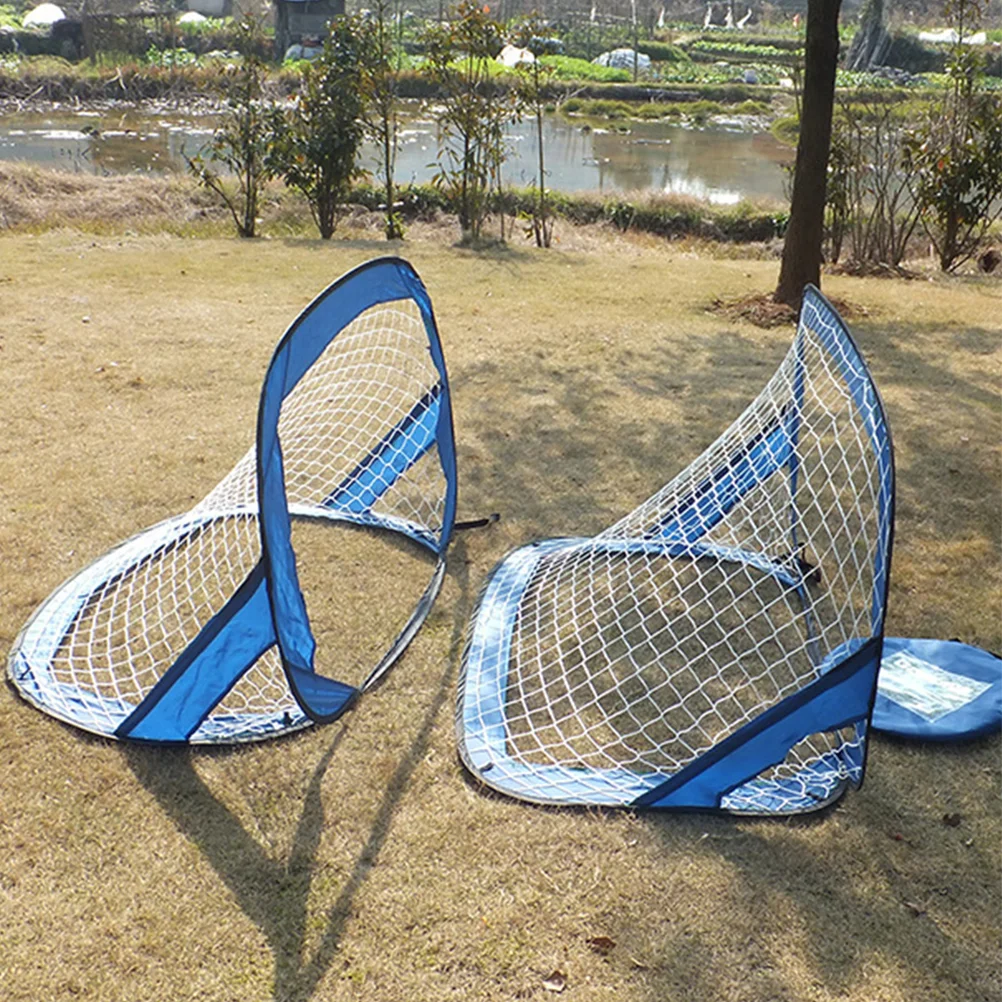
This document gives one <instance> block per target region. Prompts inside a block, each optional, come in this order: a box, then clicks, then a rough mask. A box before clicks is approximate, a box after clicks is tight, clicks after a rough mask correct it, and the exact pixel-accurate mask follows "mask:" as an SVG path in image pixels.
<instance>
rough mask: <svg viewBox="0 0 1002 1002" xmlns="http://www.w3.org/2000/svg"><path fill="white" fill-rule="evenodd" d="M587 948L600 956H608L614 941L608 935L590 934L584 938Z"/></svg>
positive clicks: (614, 943)
mask: <svg viewBox="0 0 1002 1002" xmlns="http://www.w3.org/2000/svg"><path fill="white" fill-rule="evenodd" d="M585 942H586V943H587V944H588V947H589V949H591V950H593V951H594V952H595V953H597V954H598V955H599V956H600V957H608V956H609V954H610V953H611V952H612V949H613V947H614V946H615V945H616V941H615V940H614V939H612V938H611V937H609V936H592V937H590V938H589V939H586V940H585Z"/></svg>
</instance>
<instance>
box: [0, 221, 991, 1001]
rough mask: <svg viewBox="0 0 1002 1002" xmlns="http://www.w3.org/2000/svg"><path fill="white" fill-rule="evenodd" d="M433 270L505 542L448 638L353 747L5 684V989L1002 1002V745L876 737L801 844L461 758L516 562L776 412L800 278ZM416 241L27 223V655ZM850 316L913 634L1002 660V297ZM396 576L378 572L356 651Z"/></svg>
mask: <svg viewBox="0 0 1002 1002" xmlns="http://www.w3.org/2000/svg"><path fill="white" fill-rule="evenodd" d="M348 236H352V234H351V233H350V232H349V234H348ZM398 250H400V251H402V253H403V254H404V256H406V257H408V258H409V259H410V260H411V261H412V263H413V264H414V265H415V266H416V267H417V269H418V271H419V272H420V273H421V275H422V277H423V279H424V281H425V283H426V285H427V286H428V289H429V291H430V292H431V295H432V298H433V300H434V303H435V308H436V313H437V316H438V321H439V326H440V329H441V333H442V338H443V341H444V345H445V352H446V357H447V360H448V364H449V368H450V374H451V379H452V384H453V397H454V406H455V419H456V428H457V439H458V459H459V471H460V512H461V517H470V516H475V515H479V514H485V513H487V512H489V511H499V512H501V515H502V519H501V521H500V522H499V523H498V524H497V525H495V526H493V527H491V528H490V529H487V530H483V531H480V532H471V533H467V534H463V535H462V536H461V537H460V538H459V539H458V541H457V543H456V544H455V546H454V547H453V549H452V550H451V553H450V558H449V573H448V577H447V580H446V584H445V587H444V589H443V592H442V595H441V596H440V598H439V600H438V603H437V605H436V607H435V609H434V611H433V613H432V615H431V617H430V619H429V621H428V623H427V624H426V626H425V628H424V629H423V630H422V632H421V633H420V634H419V635H418V637H417V639H416V641H415V642H414V644H413V645H412V646H411V648H410V649H409V650H408V652H407V654H406V655H405V656H404V658H403V659H402V661H401V662H400V663H399V664H398V665H397V667H396V668H395V669H394V671H393V672H392V673H391V674H390V676H389V677H388V679H387V680H386V682H385V684H383V685H382V686H380V687H379V688H378V689H377V690H376V691H375V692H373V693H371V694H370V695H369V696H367V697H366V698H365V699H364V700H363V701H362V702H361V704H360V705H359V707H358V709H357V710H356V711H354V712H353V713H352V714H350V715H349V717H348V718H347V719H346V720H345V721H344V722H343V723H338V724H334V725H332V726H330V727H326V728H315V729H312V730H309V731H305V732H302V733H300V734H299V735H296V736H293V737H291V738H288V739H285V740H281V741H275V742H272V743H268V744H262V745H258V746H253V747H245V748H240V749H237V750H219V751H205V750H201V751H186V750H177V749H167V750H164V749H157V748H152V747H141V746H126V745H121V744H116V743H113V742H109V741H104V740H101V739H97V738H92V737H88V736H86V735H83V734H82V733H79V732H76V731H74V730H72V729H70V728H67V727H64V726H62V725H60V724H58V723H56V722H55V721H53V720H51V719H49V718H47V717H45V716H43V715H42V714H40V713H38V712H36V711H35V710H34V709H32V708H31V707H29V706H27V705H26V704H25V703H23V702H22V701H21V700H20V699H19V698H18V697H17V696H16V695H15V694H14V693H13V692H12V691H11V690H10V689H9V688H8V687H2V688H0V762H2V763H3V766H4V768H3V772H2V778H0V928H2V930H3V946H2V956H3V960H2V962H0V998H3V999H5V1000H11V1002H14V1000H18V1002H20V1000H25V1002H27V1000H31V1002H37V1000H43V999H44V1000H49V1002H56V1000H68V999H94V1000H129V1002H134V1000H147V999H149V1000H153V999H156V1000H158V1002H181V1000H188V999H202V1000H213V1002H216V1000H219V1002H224V1000H240V1002H253V1000H275V1002H278V1000H282V1002H285V1000H297V1002H306V1000H311V999H315V1000H318V1002H319V1000H324V1002H326V1000H340V999H352V1000H355V999H364V1000H368V999H372V1000H379V1002H384V1000H385V1002H404V1000H407V1002H415V1000H439V999H464V1000H465V999H469V1000H478V1002H479V1000H501V999H513V998H521V999H529V998H536V999H543V998H549V997H550V995H551V992H550V990H549V989H548V988H547V986H546V985H544V982H545V981H547V979H548V978H550V976H551V974H552V973H553V972H555V971H560V972H561V974H562V976H563V978H564V979H565V982H566V987H565V989H564V991H563V993H562V994H563V997H565V998H567V999H572V1000H598V999H601V1000H617V1002H668V1000H675V999H679V1000H682V999H684V1000H687V1002H704V1000H705V1002H719V1000H734V1002H738V1000H740V1002H759V1000H761V1002H767V1000H768V1002H773V1000H784V1002H802V1000H825V1002H827V1000H835V999H839V1000H852V1002H878V1000H887V1002H916V1000H923V1002H935V1000H942V1002H947V1000H949V1002H974V1000H985V1002H988V1000H993V999H996V998H998V997H999V995H1000V992H1002V975H1000V961H999V957H1000V947H1002V893H1000V887H1002V866H1000V850H1002V808H1000V796H999V795H1000V790H1002V760H1000V754H999V753H1000V748H1002V745H1000V741H999V739H998V738H993V739H990V740H986V741H982V742H979V743H976V744H973V745H969V746H965V747H956V748H943V747H930V746H926V747H922V746H918V745H914V744H906V743H900V742H894V741H890V740H887V739H882V738H880V737H875V738H874V740H873V745H872V748H871V754H870V764H869V772H868V776H867V781H866V783H865V785H864V787H863V789H862V790H861V791H859V792H857V793H850V794H849V795H847V796H846V798H845V799H844V800H843V801H842V802H841V803H840V804H839V805H838V806H836V807H835V808H833V809H830V810H828V811H826V812H823V813H822V814H820V815H818V816H814V817H810V818H806V819H796V820H789V821H775V820H772V821H770V820H750V819H743V820H734V819H728V818H720V817H714V816H703V815H684V816H679V815H664V814H662V815H657V814H643V813H636V814H635V813H629V812H620V813H615V812H602V811H555V810H545V809H540V808H536V807H532V806H529V805H526V804H521V803H516V802H513V801H509V800H505V799H502V798H499V797H496V796H492V795H487V794H485V793H483V792H481V791H479V790H478V789H477V788H476V787H475V786H474V785H473V784H472V783H471V782H470V781H468V780H467V778H466V777H465V776H464V774H463V772H462V769H461V767H460V766H459V764H458V762H457V758H456V752H455V739H454V734H453V720H452V712H453V711H452V707H453V701H454V698H455V682H456V674H457V668H458V660H459V654H460V650H461V646H462V640H463V632H464V629H465V625H466V621H467V618H468V616H469V613H470V611H471V607H472V603H473V602H474V600H475V597H476V594H477V591H478V589H479V587H480V586H481V584H482V583H483V581H484V578H485V576H486V574H487V573H488V571H489V570H490V568H491V567H492V566H493V565H494V563H495V562H496V561H497V560H498V559H500V557H501V556H502V555H503V554H504V553H505V552H507V551H508V550H509V549H510V548H511V547H513V546H515V545H518V544H521V543H523V542H525V541H527V540H529V539H533V538H538V537H541V536H552V535H570V534H588V533H592V532H594V531H596V530H598V529H600V528H601V527H603V526H605V525H606V524H608V523H609V522H610V521H611V520H612V519H614V518H616V517H617V516H619V515H620V514H622V513H625V512H626V511H628V510H630V509H631V508H633V507H634V506H635V505H636V504H637V503H639V502H640V501H641V500H642V499H643V498H644V497H646V496H647V495H648V494H650V493H651V492H653V491H654V490H656V489H657V488H658V487H660V486H661V485H662V484H663V483H664V482H665V481H667V480H668V479H669V477H670V476H671V475H673V474H674V473H675V472H677V471H678V470H679V469H680V468H681V467H682V466H683V465H685V464H686V463H687V462H688V460H689V459H691V458H692V457H694V456H695V455H696V454H697V453H698V452H699V451H700V450H701V449H702V448H703V447H704V446H705V445H707V444H708V443H709V442H710V441H712V440H713V439H714V438H715V437H716V435H717V434H718V433H719V432H720V431H721V430H723V428H724V427H725V426H726V425H727V423H729V421H730V420H731V419H732V418H733V417H735V416H736V415H737V414H738V413H740V411H741V410H742V409H743V407H744V405H745V404H746V403H747V402H748V401H749V400H750V399H751V398H752V397H753V396H754V395H755V394H756V393H757V392H758V390H759V389H760V388H761V386H762V385H763V384H764V382H765V380H766V379H767V378H768V376H769V375H770V374H771V372H772V371H773V368H774V367H775V365H776V364H777V363H778V361H779V359H780V358H781V357H782V355H783V354H784V352H785V350H786V348H787V346H788V343H789V340H790V337H791V336H792V330H791V329H788V328H777V329H772V330H768V331H765V330H761V329H758V328H756V327H752V326H750V325H748V324H746V323H744V322H743V321H739V320H733V319H728V318H726V317H723V316H721V315H720V314H716V313H712V312H710V311H709V310H708V306H709V304H710V302H711V301H712V300H713V299H714V298H715V297H718V296H721V295H723V296H727V297H730V296H734V297H737V296H739V295H741V294H743V293H751V292H755V291H764V290H766V289H768V288H770V287H771V286H772V285H773V284H774V282H775V278H776V263H775V262H769V261H750V260H745V261H743V260H715V259H712V258H709V257H706V256H701V255H700V254H698V253H696V252H695V251H693V250H692V249H691V248H690V247H688V246H687V247H684V248H679V247H674V246H672V245H667V244H664V243H658V242H654V241H645V240H628V239H625V238H622V237H616V236H613V235H606V234H603V233H591V234H588V235H577V236H575V235H572V234H571V233H569V232H565V234H564V240H563V242H562V244H561V246H560V247H559V248H557V249H554V250H552V251H549V252H542V251H534V250H529V249H527V248H525V247H524V246H521V245H519V246H511V247H508V248H496V249H494V250H490V251H484V252H480V253H477V252H474V251H470V250H462V249H459V248H456V247H454V246H451V245H450V244H449V242H448V241H447V240H443V239H437V240H435V239H430V238H428V239H420V240H413V241H409V242H407V243H405V244H404V245H403V246H402V247H401V248H398ZM386 251H387V245H386V244H385V243H383V242H381V241H378V240H375V239H369V238H368V237H366V236H365V235H364V234H361V233H357V234H354V236H353V237H352V238H351V239H340V240H335V241H334V242H333V243H331V244H329V245H326V246H325V245H323V244H321V243H320V242H319V241H312V240H307V239H301V238H296V239H290V240H287V241H284V240H267V241H255V242H240V241H237V240H234V239H200V240H185V239H182V238H180V237H169V236H109V235H102V236H94V235H88V236H81V235H80V234H78V233H74V232H72V231H55V232H48V233H42V234H21V235H6V236H3V237H0V363H2V373H3V375H2V386H3V389H4V392H3V395H2V398H0V414H2V427H3V431H4V433H3V436H2V438H0V552H2V554H3V563H2V570H0V595H2V598H0V647H2V648H3V649H4V650H6V649H8V648H9V647H10V645H11V644H12V643H13V641H14V638H15V636H16V635H17V632H18V631H19V630H20V628H21V626H22V625H23V624H24V621H25V620H26V619H27V617H28V616H29V615H30V613H31V611H32V609H33V608H34V607H35V606H36V605H37V604H38V603H39V602H40V601H41V600H42V599H44V598H45V597H46V595H48V594H49V592H50V591H51V590H52V589H53V588H54V587H55V586H56V585H58V584H59V583H60V582H61V581H62V580H63V579H64V578H65V577H66V576H67V575H68V574H69V573H71V572H72V571H74V570H76V569H78V568H79V567H81V566H83V565H84V564H85V563H86V562H88V561H90V560H91V559H93V558H94V557H96V556H98V555H100V554H101V553H103V552H104V551H105V550H106V549H108V548H109V547H110V546H112V545H113V544H115V543H116V542H118V541H120V540H122V539H124V538H126V537H128V536H130V535H131V534H133V533H135V532H136V531H138V530H139V529H141V528H143V527H145V526H147V525H149V524H152V523H153V522H156V521H158V520H160V519H162V518H164V517H166V516H168V515H170V514H173V513H176V512H180V511H182V510H185V509H186V508H188V507H190V506H191V505H192V504H193V503H194V502H195V500H196V499H197V498H199V497H201V496H202V495H203V494H204V493H206V492H207V491H208V490H209V489H211V487H213V486H214V485H215V483H216V482H217V481H218V480H219V479H221V477H222V476H223V475H224V474H225V473H226V472H227V470H228V469H229V468H230V466H231V465H232V464H233V463H234V462H235V461H236V460H237V459H238V458H239V456H240V455H241V454H242V453H243V451H244V450H245V449H246V447H247V446H248V445H249V444H250V442H251V440H252V435H253V427H254V415H255V410H256V405H257V393H258V390H259V386H260V380H261V377H262V374H263V372H264V369H265V366H266V365H267V362H268V359H269V357H270V353H271V350H272V347H273V346H274V343H275V342H276V340H277V339H278V337H279V336H280V334H281V333H282V331H283V329H284V327H285V326H286V324H287V323H288V322H289V321H291V320H292V319H293V318H294V317H295V316H296V314H297V313H298V311H299V310H300V309H301V308H302V307H303V306H304V305H305V304H306V303H307V302H308V301H309V300H310V299H311V298H312V297H313V296H314V295H315V294H316V293H317V292H319V291H320V290H321V289H322V288H324V287H325V286H326V285H327V284H328V283H329V282H330V281H331V280H332V279H333V278H335V277H336V276H337V275H338V274H340V273H341V272H343V271H344V270H346V269H347V268H349V267H351V266H353V265H355V264H357V263H360V262H361V261H363V260H366V259H368V258H370V257H373V256H376V255H379V254H383V253H386ZM825 291H826V292H828V293H829V294H831V295H833V296H835V297H836V298H838V299H840V300H842V301H844V302H846V303H847V304H849V306H850V307H852V310H853V315H852V317H851V318H850V326H851V327H852V328H853V330H854V332H855V333H856V334H857V336H858V340H859V342H860V345H861V348H862V350H863V352H864V354H865V355H866V357H867V358H868V360H869V361H870V363H871V365H872V368H873V371H874V374H875V377H876V379H877V382H878V384H879V386H880V388H881V391H882V393H883V395H884V398H885V401H886V404H887V407H888V411H889V415H890V419H891V422H892V427H893V431H894V435H895V444H896V450H897V464H898V507H897V536H896V546H895V555H894V557H895V562H894V569H893V575H892V594H891V604H890V613H889V615H890V622H889V632H890V633H892V634H900V635H905V636H939V637H945V638H949V637H961V638H963V639H965V640H968V641H971V642H974V643H978V644H981V645H983V646H986V647H989V648H991V649H994V650H999V648H1000V646H1002V617H1000V615H999V613H1000V611H1002V557H1000V521H1002V519H1000V507H1002V506H1000V499H1002V464H1000V458H1002V406H1000V400H1002V392H1000V391H1002V386H1000V376H1002V372H1000V369H1002V365H1000V363H1002V326H1000V320H999V318H1000V317H1002V283H1000V282H999V281H998V280H997V279H990V278H986V279H980V280H979V279H974V278H964V279H951V280H945V279H936V280H935V281H916V282H910V283H906V282H901V281H887V280H879V279H853V278H844V277H843V278H834V277H833V278H831V279H829V280H826V283H825ZM356 571H357V569H356ZM390 573H391V572H390V571H389V570H388V569H387V568H386V567H379V566H375V567H373V568H371V579H370V580H369V581H368V583H367V587H368V589H369V591H368V593H369V594H371V604H370V605H369V606H368V607H366V605H365V603H364V602H363V603H361V607H360V608H361V611H360V612H359V613H358V616H357V627H356V629H357V630H358V631H359V636H358V637H357V640H356V639H353V637H351V636H345V637H343V638H342V642H343V643H344V644H345V645H346V646H347V647H349V648H350V647H351V646H352V644H353V643H356V642H357V643H359V644H361V643H362V642H363V641H364V636H362V633H363V632H364V630H365V629H366V619H367V618H369V619H372V618H374V617H378V615H379V608H380V606H379V595H380V591H381V589H385V588H386V587H387V586H388V584H389V582H388V581H387V576H388V574H390ZM339 574H340V572H339V571H338V569H337V568H336V567H332V568H331V569H330V575H331V580H332V582H335V583H336V582H337V581H338V580H339ZM359 578H360V575H358V574H357V573H356V574H355V577H353V578H352V580H353V581H357V580H359ZM358 587H360V586H358ZM947 815H959V819H960V820H959V824H956V825H953V824H947V823H945V822H944V817H945V816H947ZM952 820H955V819H953V818H951V821H952ZM603 937H604V938H603ZM589 941H591V942H589ZM553 987H556V985H555V984H554V983H552V982H551V984H550V988H553Z"/></svg>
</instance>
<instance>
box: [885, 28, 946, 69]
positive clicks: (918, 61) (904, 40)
mask: <svg viewBox="0 0 1002 1002" xmlns="http://www.w3.org/2000/svg"><path fill="white" fill-rule="evenodd" d="M884 63H885V64H886V65H887V66H896V67H898V68H899V69H902V70H907V71H908V72H909V73H942V72H943V70H944V69H945V68H946V53H945V52H943V51H942V50H939V49H936V48H933V47H932V46H927V45H925V44H924V43H922V42H920V41H919V39H918V36H917V35H913V34H910V33H908V32H903V31H896V32H895V33H894V34H893V35H892V36H891V45H890V48H889V49H888V50H887V55H886V56H884Z"/></svg>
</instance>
